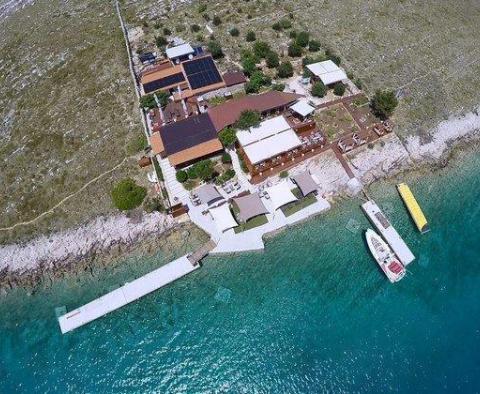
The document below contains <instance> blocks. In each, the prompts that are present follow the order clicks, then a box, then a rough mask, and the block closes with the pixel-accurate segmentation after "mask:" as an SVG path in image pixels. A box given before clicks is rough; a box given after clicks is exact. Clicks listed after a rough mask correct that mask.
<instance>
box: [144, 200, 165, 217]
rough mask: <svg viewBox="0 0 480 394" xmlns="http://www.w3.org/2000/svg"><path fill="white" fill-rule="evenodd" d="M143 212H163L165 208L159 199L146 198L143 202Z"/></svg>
mask: <svg viewBox="0 0 480 394" xmlns="http://www.w3.org/2000/svg"><path fill="white" fill-rule="evenodd" d="M143 210H144V211H145V212H148V213H151V212H154V211H158V212H163V211H164V210H165V208H164V207H163V204H162V201H161V200H160V198H158V197H153V198H148V197H147V198H146V199H145V201H144V202H143Z"/></svg>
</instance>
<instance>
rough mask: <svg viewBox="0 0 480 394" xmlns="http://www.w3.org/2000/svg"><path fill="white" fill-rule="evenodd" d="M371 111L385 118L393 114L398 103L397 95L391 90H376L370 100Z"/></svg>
mask: <svg viewBox="0 0 480 394" xmlns="http://www.w3.org/2000/svg"><path fill="white" fill-rule="evenodd" d="M370 105H371V107H372V110H373V113H374V114H375V115H377V116H378V117H379V118H380V119H387V118H388V117H390V116H391V115H392V114H393V111H394V110H395V108H396V107H397V105H398V100H397V97H396V96H395V92H394V91H393V90H377V91H376V92H375V95H374V96H373V97H372V100H371V101H370Z"/></svg>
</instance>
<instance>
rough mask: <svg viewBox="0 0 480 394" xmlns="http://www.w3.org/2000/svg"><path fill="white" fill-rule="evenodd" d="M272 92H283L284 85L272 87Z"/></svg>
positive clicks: (279, 84) (278, 84) (277, 84)
mask: <svg viewBox="0 0 480 394" xmlns="http://www.w3.org/2000/svg"><path fill="white" fill-rule="evenodd" d="M272 90H276V91H277V92H283V91H284V90H285V84H284V83H276V84H274V85H272Z"/></svg>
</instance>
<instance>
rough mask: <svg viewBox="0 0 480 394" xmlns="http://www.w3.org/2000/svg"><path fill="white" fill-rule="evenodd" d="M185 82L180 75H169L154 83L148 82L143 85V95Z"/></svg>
mask: <svg viewBox="0 0 480 394" xmlns="http://www.w3.org/2000/svg"><path fill="white" fill-rule="evenodd" d="M183 81H185V78H184V76H183V74H182V73H178V74H173V75H169V76H168V77H165V78H161V79H157V80H156V81H152V82H148V83H145V84H144V85H143V90H144V91H145V93H150V92H154V91H155V90H158V89H162V88H164V87H166V86H170V85H174V84H177V83H180V82H183Z"/></svg>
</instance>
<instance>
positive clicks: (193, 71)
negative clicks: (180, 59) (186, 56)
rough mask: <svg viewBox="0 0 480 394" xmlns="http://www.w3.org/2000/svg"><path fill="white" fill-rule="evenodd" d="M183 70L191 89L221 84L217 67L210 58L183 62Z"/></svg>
mask: <svg viewBox="0 0 480 394" xmlns="http://www.w3.org/2000/svg"><path fill="white" fill-rule="evenodd" d="M183 69H184V70H185V74H187V79H188V82H189V83H190V86H191V87H192V89H199V88H203V87H204V86H208V85H213V84H215V83H219V82H222V77H221V76H220V73H219V72H218V70H217V66H216V65H215V62H214V61H213V59H212V58H211V57H210V56H208V57H203V58H200V59H195V60H191V61H189V62H185V63H183Z"/></svg>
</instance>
